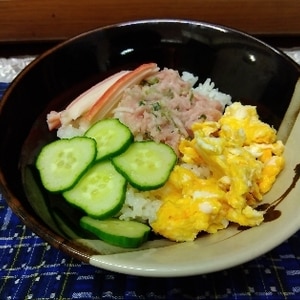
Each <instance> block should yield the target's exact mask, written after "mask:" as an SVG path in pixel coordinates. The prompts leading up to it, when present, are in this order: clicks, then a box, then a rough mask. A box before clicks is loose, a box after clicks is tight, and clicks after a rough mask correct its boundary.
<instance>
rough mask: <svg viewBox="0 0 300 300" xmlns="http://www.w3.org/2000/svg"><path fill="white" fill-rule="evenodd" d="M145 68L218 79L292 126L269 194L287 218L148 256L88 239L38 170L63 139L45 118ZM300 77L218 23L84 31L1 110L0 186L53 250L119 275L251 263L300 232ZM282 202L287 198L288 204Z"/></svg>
mask: <svg viewBox="0 0 300 300" xmlns="http://www.w3.org/2000/svg"><path fill="white" fill-rule="evenodd" d="M145 62H156V63H157V64H158V65H159V67H161V68H163V67H168V68H173V69H177V70H179V71H189V72H192V73H194V74H195V75H197V76H199V81H204V80H205V79H206V78H208V77H209V78H211V79H212V81H214V82H215V84H216V86H217V87H218V88H219V89H220V90H221V91H223V92H225V93H228V94H231V95H232V98H233V100H234V101H241V102H242V103H244V104H252V105H256V106H257V109H258V112H259V114H260V116H261V118H262V120H264V121H266V122H269V123H270V124H272V125H273V126H274V127H275V128H277V129H279V128H280V125H281V124H282V120H283V119H284V120H285V122H284V126H281V127H282V128H281V131H280V132H282V138H283V139H284V140H285V141H286V140H287V143H288V146H287V148H288V149H287V151H286V153H287V154H286V155H288V157H287V161H288V163H287V167H286V170H285V171H284V172H283V174H282V175H281V177H280V178H279V179H278V183H277V184H276V185H275V186H274V188H273V189H272V192H271V193H270V196H269V197H266V202H267V203H269V204H270V205H271V204H272V205H273V207H275V206H276V209H273V211H274V210H276V211H277V212H279V213H278V214H280V217H279V218H276V220H274V221H273V222H268V223H265V224H263V225H262V226H259V227H258V228H253V229H251V230H246V231H241V230H237V228H230V229H228V230H227V229H226V230H223V231H222V232H219V233H218V234H215V235H213V236H204V237H200V238H198V239H197V241H196V242H193V243H183V244H174V243H171V242H167V241H153V242H152V243H150V244H147V245H146V246H145V247H144V248H145V249H139V252H138V254H139V255H136V252H135V251H129V252H125V253H119V250H118V249H112V248H110V247H107V245H105V244H104V243H101V242H98V241H97V242H95V241H93V240H90V239H88V238H84V239H83V238H82V236H81V233H80V230H79V228H78V217H79V215H78V212H77V211H76V210H72V209H70V207H67V206H66V207H65V206H64V204H63V203H62V202H58V201H57V199H55V197H52V196H50V197H49V195H48V194H47V193H45V191H44V190H43V189H42V188H41V186H40V183H39V180H38V178H37V176H36V174H35V170H34V168H33V167H32V166H33V164H34V160H35V156H36V153H37V151H38V150H39V149H40V148H41V146H42V145H44V144H45V143H47V142H48V141H50V140H53V139H54V138H55V133H54V134H53V133H51V134H50V133H49V132H48V130H47V126H46V122H45V118H46V113H48V112H49V110H51V109H55V110H59V109H62V108H64V107H65V105H66V104H67V103H69V102H70V101H71V100H72V99H74V97H76V96H77V95H78V94H80V93H81V92H83V91H84V90H86V89H87V88H88V87H90V86H91V85H93V84H95V83H96V82H98V81H100V80H101V79H103V78H105V77H106V76H108V75H110V74H112V73H114V72H116V71H119V70H122V69H132V68H134V67H136V66H138V65H140V64H141V63H145ZM299 75H300V70H299V66H298V65H296V64H295V63H294V62H292V61H291V60H290V59H289V58H288V57H287V56H285V55H284V54H283V53H281V52H280V51H278V50H276V49H274V48H272V47H270V46H268V45H266V44H264V43H263V42H261V41H258V40H257V39H255V38H253V37H251V36H249V35H247V34H245V33H241V32H238V31H235V30H232V29H229V28H225V27H221V26H217V25H212V24H206V23H199V22H191V21H179V20H151V21H150V20H148V21H139V22H133V23H124V24H117V25H114V26H108V27H105V28H100V29H97V30H94V31H91V32H87V33H85V34H82V35H80V36H78V37H75V38H73V39H71V40H68V41H66V42H64V43H62V44H60V45H58V46H57V47H55V48H53V49H51V50H49V51H48V52H46V53H44V54H42V55H41V56H39V57H38V58H37V59H36V60H34V61H33V62H32V63H31V64H30V65H29V66H28V67H27V68H26V69H25V70H24V71H23V72H22V73H21V74H20V75H19V76H18V77H17V78H16V79H15V81H14V82H13V83H12V84H11V86H10V87H9V89H8V90H7V92H6V93H5V95H4V97H3V99H2V101H1V103H0V105H1V106H0V136H1V140H0V168H1V172H0V180H1V187H2V192H3V194H4V197H5V198H6V200H7V203H8V205H9V206H10V207H11V208H12V210H13V211H14V212H15V213H16V214H17V215H18V216H19V217H20V218H21V219H22V221H23V222H24V223H25V224H26V225H27V226H28V227H30V228H31V229H32V230H33V231H34V232H36V233H37V234H38V235H39V236H41V237H42V238H43V239H45V240H46V241H48V242H49V243H50V244H52V245H53V246H54V247H57V248H59V249H60V250H62V251H64V252H66V253H68V254H70V255H71V256H73V257H75V258H77V259H79V260H81V261H84V262H88V263H91V264H93V265H96V266H98V267H102V268H106V269H110V270H113V271H117V272H122V273H128V274H136V275H143V276H163V277H164V276H185V275H194V274H203V273H208V272H212V271H217V270H221V269H224V268H228V267H231V266H234V265H236V264H239V263H243V262H245V261H248V260H250V259H252V258H254V257H256V256H258V255H261V254H263V253H265V252H266V251H269V250H270V249H272V248H273V247H275V246H277V245H278V244H280V243H281V242H283V241H284V240H285V239H287V238H288V237H289V236H290V235H292V234H293V233H294V232H295V231H296V230H298V229H299V228H300V225H299V223H300V222H299V221H298V219H297V220H294V217H296V214H297V218H298V216H299V213H300V209H299V207H300V206H299V205H298V208H296V209H293V206H294V205H295V204H296V200H295V197H296V195H297V193H299V191H298V190H297V184H296V182H297V179H298V175H297V174H298V173H297V172H298V171H297V170H298V169H297V166H298V163H299V159H298V158H297V155H295V149H297V147H299V146H298V145H297V141H296V140H297V139H295V138H294V137H295V136H297V134H299V132H298V131H299V129H297V128H299V124H298V123H297V115H298V111H299V106H300V104H299V103H300V101H299V97H298V96H297V95H296V96H295V87H296V84H297V81H298V79H299ZM296 90H297V89H296ZM296 94H297V93H296ZM292 97H293V100H291V99H292ZM291 103H292V105H290V104H291ZM288 108H289V109H288ZM284 117H285V118H284ZM295 124H296V125H295ZM297 124H298V125H297ZM297 130H298V131H297ZM291 137H292V138H291ZM295 178H296V179H295ZM291 186H292V188H291ZM282 195H285V197H283V198H284V201H282V200H280V201H279V200H278V199H281V198H280V197H281V196H282ZM274 201H275V202H274ZM276 201H277V202H276ZM274 205H275V206H274ZM277 205H278V207H279V208H277ZM274 219H275V218H274ZM290 220H292V221H290ZM275 231H276V232H275ZM275 233H276V236H275V237H274V234H275ZM261 238H263V239H264V241H265V242H264V243H262V244H261V245H259V246H257V245H255V244H253V243H250V242H251V241H253V240H255V239H256V240H259V239H261Z"/></svg>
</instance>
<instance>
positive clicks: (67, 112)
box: [47, 71, 130, 130]
mask: <svg viewBox="0 0 300 300" xmlns="http://www.w3.org/2000/svg"><path fill="white" fill-rule="evenodd" d="M129 72H130V71H120V72H118V73H116V74H114V75H112V76H110V77H108V78H106V79H105V80H103V81H101V82H99V83H97V84H96V85H94V86H92V87H91V88H90V89H88V90H87V91H85V92H84V93H82V94H80V95H79V96H78V97H77V98H76V99H75V100H73V101H72V102H71V103H70V104H69V105H68V106H67V107H66V108H65V109H64V110H62V111H60V112H56V111H51V112H50V113H49V114H48V115H47V123H48V128H49V129H50V130H52V129H57V128H59V127H60V126H62V125H67V124H70V123H71V122H72V121H74V120H76V119H77V118H79V117H80V116H82V115H83V114H84V113H85V112H87V111H88V110H89V109H90V108H91V107H92V106H93V105H94V103H95V102H96V101H97V100H98V99H99V98H101V96H102V95H103V94H104V93H105V91H106V90H107V89H108V88H109V87H110V86H111V85H113V84H114V83H115V82H116V81H117V80H118V79H120V78H121V77H122V76H124V75H125V74H127V73H129Z"/></svg>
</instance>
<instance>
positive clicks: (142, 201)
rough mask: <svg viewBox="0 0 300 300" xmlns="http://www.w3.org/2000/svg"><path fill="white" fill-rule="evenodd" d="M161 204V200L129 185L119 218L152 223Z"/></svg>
mask: <svg viewBox="0 0 300 300" xmlns="http://www.w3.org/2000/svg"><path fill="white" fill-rule="evenodd" d="M161 204H162V201H161V200H158V199H155V198H153V196H151V194H150V193H149V192H140V191H138V190H135V189H134V188H133V187H131V186H129V187H128V188H127V192H126V200H125V203H124V205H123V207H122V209H121V211H120V215H119V219H121V220H126V221H128V220H137V221H140V222H143V223H145V222H149V223H152V222H153V221H155V219H156V214H157V211H158V209H159V208H160V206H161Z"/></svg>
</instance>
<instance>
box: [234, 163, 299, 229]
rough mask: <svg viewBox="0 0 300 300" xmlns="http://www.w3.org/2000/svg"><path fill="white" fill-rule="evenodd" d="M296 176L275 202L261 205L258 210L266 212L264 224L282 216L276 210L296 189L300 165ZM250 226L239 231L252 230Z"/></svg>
mask: <svg viewBox="0 0 300 300" xmlns="http://www.w3.org/2000/svg"><path fill="white" fill-rule="evenodd" d="M294 172H295V175H294V177H293V180H292V183H291V185H290V186H289V187H288V188H287V190H286V191H285V192H284V193H283V194H282V195H281V196H280V197H279V198H278V199H276V200H274V201H273V202H271V203H270V204H269V203H265V204H261V205H259V206H258V207H257V208H256V210H258V211H265V213H264V221H263V222H264V223H267V222H271V221H274V220H276V219H278V218H279V217H280V216H281V211H280V210H278V209H276V208H277V206H278V205H279V204H280V203H281V202H282V201H283V200H284V199H285V198H286V197H287V196H288V194H289V193H290V192H291V191H292V190H293V188H295V186H296V184H297V182H298V180H299V178H300V164H297V165H296V167H295V168H294ZM250 228H251V227H250V226H238V230H240V231H244V230H247V229H250Z"/></svg>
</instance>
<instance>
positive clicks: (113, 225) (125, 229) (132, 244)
mask: <svg viewBox="0 0 300 300" xmlns="http://www.w3.org/2000/svg"><path fill="white" fill-rule="evenodd" d="M80 225H81V227H83V228H84V229H86V230H88V231H90V232H92V233H94V234H95V235H96V236H97V237H98V238H99V239H101V240H103V241H105V242H107V243H109V244H112V245H115V246H119V247H123V248H136V247H139V246H140V245H141V244H142V243H144V242H146V241H147V239H148V236H149V233H150V227H149V226H148V225H146V224H143V223H140V222H136V221H121V220H118V219H107V220H95V219H93V218H90V217H88V216H84V217H82V218H81V219H80Z"/></svg>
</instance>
